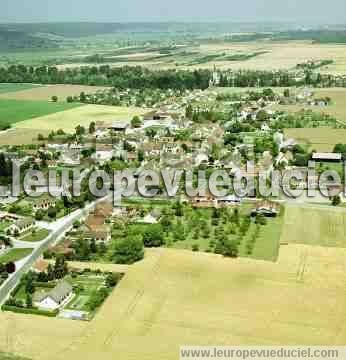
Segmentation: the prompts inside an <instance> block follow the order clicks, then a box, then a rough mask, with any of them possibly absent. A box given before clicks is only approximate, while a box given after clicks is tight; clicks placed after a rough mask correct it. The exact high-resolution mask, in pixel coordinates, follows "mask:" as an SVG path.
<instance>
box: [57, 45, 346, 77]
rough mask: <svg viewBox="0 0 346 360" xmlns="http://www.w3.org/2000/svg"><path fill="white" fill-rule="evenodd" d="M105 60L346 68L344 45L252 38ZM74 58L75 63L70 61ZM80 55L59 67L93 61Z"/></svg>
mask: <svg viewBox="0 0 346 360" xmlns="http://www.w3.org/2000/svg"><path fill="white" fill-rule="evenodd" d="M98 53H99V54H101V55H102V56H103V57H104V58H105V62H106V63H107V64H108V65H110V66H114V67H118V66H124V65H131V66H136V65H140V66H145V67H148V68H152V69H158V68H159V69H167V68H181V69H194V68H212V67H213V66H214V65H215V66H216V67H217V68H219V69H245V68H246V69H252V70H272V69H293V68H294V67H295V66H296V65H297V64H298V63H302V62H306V61H309V60H313V59H314V60H325V59H333V60H334V63H333V64H332V65H328V66H326V67H325V68H322V69H321V70H322V71H324V72H330V73H333V74H340V73H344V72H345V70H346V51H345V47H344V45H339V44H312V43H311V41H281V42H279V41H253V42H244V43H239V42H235V43H232V42H212V41H210V42H201V43H200V44H197V45H186V46H180V47H179V46H178V47H177V48H175V49H171V50H170V51H169V52H167V54H162V52H161V51H160V49H158V48H156V49H155V48H150V47H149V48H148V47H146V48H138V49H137V50H136V48H128V49H121V52H119V55H117V53H116V52H114V51H113V50H112V51H104V52H102V50H100V51H99V52H98ZM71 60H72V61H73V62H74V63H70V62H71ZM81 60H82V57H81V54H76V56H74V58H73V57H70V58H69V63H65V64H64V63H59V64H58V68H60V69H65V68H73V67H80V66H85V65H90V66H93V65H95V64H93V63H87V62H82V61H81Z"/></svg>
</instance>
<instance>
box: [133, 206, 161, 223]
mask: <svg viewBox="0 0 346 360" xmlns="http://www.w3.org/2000/svg"><path fill="white" fill-rule="evenodd" d="M160 217H161V211H160V210H158V209H156V210H155V209H154V210H153V211H151V212H150V213H149V214H147V215H146V216H144V218H141V219H139V220H137V222H138V223H142V224H157V223H158V222H159V221H160Z"/></svg>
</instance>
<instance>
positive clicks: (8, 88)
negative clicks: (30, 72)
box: [0, 83, 39, 96]
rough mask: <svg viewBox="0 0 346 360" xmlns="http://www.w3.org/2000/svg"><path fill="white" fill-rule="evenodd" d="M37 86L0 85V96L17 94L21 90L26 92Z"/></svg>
mask: <svg viewBox="0 0 346 360" xmlns="http://www.w3.org/2000/svg"><path fill="white" fill-rule="evenodd" d="M38 86H39V85H33V84H2V83H1V84H0V96H1V95H2V94H8V93H12V92H17V91H21V90H28V89H33V88H36V87H38Z"/></svg>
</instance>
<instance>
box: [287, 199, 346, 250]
mask: <svg viewBox="0 0 346 360" xmlns="http://www.w3.org/2000/svg"><path fill="white" fill-rule="evenodd" d="M345 224H346V212H345V211H344V209H342V208H314V207H308V206H307V207H304V206H299V207H298V206H288V207H287V209H286V219H285V224H284V231H283V236H282V238H281V241H282V242H287V243H299V244H306V245H319V246H326V247H342V248H346V231H345Z"/></svg>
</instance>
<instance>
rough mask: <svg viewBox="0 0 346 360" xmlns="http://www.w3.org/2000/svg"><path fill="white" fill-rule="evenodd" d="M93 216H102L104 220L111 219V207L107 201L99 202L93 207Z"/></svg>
mask: <svg viewBox="0 0 346 360" xmlns="http://www.w3.org/2000/svg"><path fill="white" fill-rule="evenodd" d="M94 215H95V216H103V217H104V218H108V217H111V216H112V215H113V205H112V203H111V202H109V201H101V202H99V203H98V204H96V206H95V210H94Z"/></svg>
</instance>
